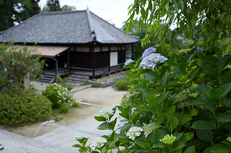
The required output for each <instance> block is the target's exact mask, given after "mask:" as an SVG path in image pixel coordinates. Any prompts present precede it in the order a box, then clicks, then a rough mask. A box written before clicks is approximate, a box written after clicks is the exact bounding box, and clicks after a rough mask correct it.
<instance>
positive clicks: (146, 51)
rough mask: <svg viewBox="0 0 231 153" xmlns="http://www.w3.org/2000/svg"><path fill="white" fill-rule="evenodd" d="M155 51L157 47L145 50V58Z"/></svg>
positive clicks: (143, 56)
mask: <svg viewBox="0 0 231 153" xmlns="http://www.w3.org/2000/svg"><path fill="white" fill-rule="evenodd" d="M155 52H156V48H153V47H149V48H147V49H145V50H144V52H143V55H142V58H145V57H146V56H148V55H150V54H152V53H155Z"/></svg>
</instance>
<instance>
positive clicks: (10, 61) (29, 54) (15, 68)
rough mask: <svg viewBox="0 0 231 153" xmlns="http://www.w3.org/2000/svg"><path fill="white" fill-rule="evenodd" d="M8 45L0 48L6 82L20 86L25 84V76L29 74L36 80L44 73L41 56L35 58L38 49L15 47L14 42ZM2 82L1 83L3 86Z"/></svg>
mask: <svg viewBox="0 0 231 153" xmlns="http://www.w3.org/2000/svg"><path fill="white" fill-rule="evenodd" d="M8 43H9V44H8V45H5V44H2V45H1V46H0V54H1V56H2V60H1V63H2V66H3V67H4V70H5V71H7V75H6V72H5V77H6V78H7V79H6V78H5V79H4V82H5V81H6V82H8V83H9V82H10V81H11V80H12V81H13V82H12V83H13V84H15V85H17V86H20V85H21V84H23V80H24V76H25V75H26V74H27V73H29V74H30V77H32V78H36V77H37V76H38V75H39V74H41V73H42V67H43V65H44V60H40V57H41V55H36V56H33V54H36V53H37V52H36V47H34V49H28V48H27V47H22V48H19V47H18V46H16V47H13V46H12V42H10V41H9V42H8ZM1 83H2V82H0V84H1Z"/></svg>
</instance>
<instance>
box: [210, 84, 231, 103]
mask: <svg viewBox="0 0 231 153" xmlns="http://www.w3.org/2000/svg"><path fill="white" fill-rule="evenodd" d="M230 90H231V83H226V84H224V85H222V86H221V87H219V88H218V89H216V92H215V93H214V94H215V95H216V97H217V98H218V100H221V99H222V98H224V97H225V96H226V95H227V94H228V93H229V92H230Z"/></svg>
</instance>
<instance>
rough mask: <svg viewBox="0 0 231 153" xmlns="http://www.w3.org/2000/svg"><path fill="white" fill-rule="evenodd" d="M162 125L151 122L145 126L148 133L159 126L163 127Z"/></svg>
mask: <svg viewBox="0 0 231 153" xmlns="http://www.w3.org/2000/svg"><path fill="white" fill-rule="evenodd" d="M161 127H163V126H161V125H160V124H157V123H150V124H148V125H146V126H145V127H144V131H145V132H147V133H148V132H151V131H153V130H156V129H158V128H161Z"/></svg>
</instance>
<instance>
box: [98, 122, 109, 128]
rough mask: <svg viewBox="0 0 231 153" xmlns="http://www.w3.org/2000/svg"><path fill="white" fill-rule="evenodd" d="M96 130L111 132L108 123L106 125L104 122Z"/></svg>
mask: <svg viewBox="0 0 231 153" xmlns="http://www.w3.org/2000/svg"><path fill="white" fill-rule="evenodd" d="M97 129H99V130H111V128H110V126H109V124H108V123H106V122H104V123H102V124H100V125H99V126H98V128H97Z"/></svg>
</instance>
